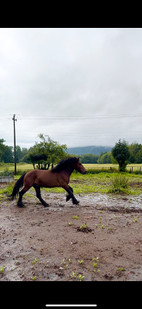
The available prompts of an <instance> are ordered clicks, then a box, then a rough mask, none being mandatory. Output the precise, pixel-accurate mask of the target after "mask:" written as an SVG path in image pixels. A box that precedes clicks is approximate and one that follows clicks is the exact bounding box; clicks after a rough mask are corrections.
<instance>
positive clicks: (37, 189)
mask: <svg viewBox="0 0 142 309" xmlns="http://www.w3.org/2000/svg"><path fill="white" fill-rule="evenodd" d="M33 187H34V188H35V191H36V196H37V198H38V199H39V200H40V202H41V204H42V205H43V206H44V207H48V206H49V205H48V204H47V203H46V202H45V201H44V200H43V199H42V197H41V193H40V186H38V185H37V184H34V185H33Z"/></svg>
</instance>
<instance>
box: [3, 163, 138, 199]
mask: <svg viewBox="0 0 142 309" xmlns="http://www.w3.org/2000/svg"><path fill="white" fill-rule="evenodd" d="M84 166H85V168H86V169H87V171H88V173H87V174H86V175H81V174H80V173H76V172H74V173H72V175H71V178H70V185H71V187H73V189H74V193H75V194H89V193H107V194H108V193H115V194H117V193H123V194H132V195H139V194H142V174H140V173H139V174H136V171H137V169H138V168H139V169H140V167H142V164H139V165H136V166H134V165H133V171H135V173H130V172H128V171H127V172H125V173H119V172H118V171H117V166H116V165H115V166H114V165H110V164H100V165H99V164H84ZM114 167H115V168H116V171H115V172H114V171H113V172H111V169H110V168H114ZM130 168H132V165H129V166H128V170H129V171H130ZM13 169H14V166H13V164H3V165H1V166H0V173H2V172H5V171H10V172H13ZM31 169H33V166H32V164H20V163H19V164H17V175H16V176H14V178H15V180H16V179H18V178H19V177H20V175H21V174H23V173H24V172H27V171H29V170H31ZM100 169H101V171H100ZM102 169H103V171H102ZM89 171H91V173H89ZM92 171H93V172H92ZM98 171H99V172H98ZM12 188H13V184H9V185H8V186H7V188H5V189H1V190H0V194H2V193H11V191H12ZM45 190H46V191H47V192H55V193H61V192H65V191H64V190H63V189H62V188H51V189H45Z"/></svg>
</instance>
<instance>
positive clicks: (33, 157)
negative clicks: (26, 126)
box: [28, 134, 67, 169]
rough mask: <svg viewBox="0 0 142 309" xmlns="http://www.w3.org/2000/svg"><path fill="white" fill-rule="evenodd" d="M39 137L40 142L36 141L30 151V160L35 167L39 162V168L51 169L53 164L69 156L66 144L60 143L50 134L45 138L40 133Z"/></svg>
mask: <svg viewBox="0 0 142 309" xmlns="http://www.w3.org/2000/svg"><path fill="white" fill-rule="evenodd" d="M39 138H40V142H39V143H35V145H34V146H33V147H31V148H30V149H29V152H28V160H29V162H31V163H32V164H33V167H34V168H35V167H36V164H37V166H38V168H39V169H49V167H50V165H51V164H52V167H53V165H54V164H56V163H57V162H59V161H60V160H61V159H63V158H64V157H67V154H66V150H67V146H66V145H59V144H58V143H57V142H55V141H53V140H52V139H51V138H50V137H49V136H47V138H45V137H44V135H43V134H39Z"/></svg>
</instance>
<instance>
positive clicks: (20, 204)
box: [17, 186, 30, 207]
mask: <svg viewBox="0 0 142 309" xmlns="http://www.w3.org/2000/svg"><path fill="white" fill-rule="evenodd" d="M29 189H30V187H29V186H25V187H24V188H23V189H22V190H21V191H20V192H19V199H18V202H17V206H18V207H23V206H24V204H23V203H22V197H23V195H24V193H26V192H27V191H28V190H29Z"/></svg>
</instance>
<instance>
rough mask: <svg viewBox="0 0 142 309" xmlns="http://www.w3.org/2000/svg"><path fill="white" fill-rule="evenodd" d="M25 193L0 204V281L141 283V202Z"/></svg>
mask: <svg viewBox="0 0 142 309" xmlns="http://www.w3.org/2000/svg"><path fill="white" fill-rule="evenodd" d="M29 193H30V194H28V193H27V194H25V196H24V198H23V202H24V204H25V207H24V208H18V207H17V206H16V201H9V200H8V199H7V198H4V199H1V201H0V281H141V280H142V196H138V197H132V196H126V195H121V196H120V195H119V196H118V195H117V196H116V195H101V194H89V195H76V198H77V199H78V200H79V201H80V204H79V205H72V202H71V201H68V202H67V203H66V201H65V194H53V193H47V192H45V191H44V190H42V196H43V197H44V199H45V200H46V201H47V202H48V203H49V208H44V207H43V206H42V205H41V204H40V203H39V201H38V200H37V198H36V197H35V194H34V192H33V191H31V192H30V191H29Z"/></svg>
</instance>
